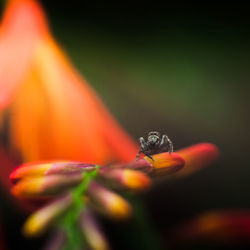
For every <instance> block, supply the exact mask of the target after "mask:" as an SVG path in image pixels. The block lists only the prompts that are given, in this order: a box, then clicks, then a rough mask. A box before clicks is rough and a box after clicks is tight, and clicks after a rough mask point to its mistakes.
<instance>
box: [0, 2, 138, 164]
mask: <svg viewBox="0 0 250 250" xmlns="http://www.w3.org/2000/svg"><path fill="white" fill-rule="evenodd" d="M0 54H1V57H0V78H1V83H0V107H6V106H7V105H10V104H11V106H10V107H9V112H10V119H9V124H10V129H9V131H10V138H11V146H13V147H14V148H15V149H18V150H19V151H20V152H21V154H22V156H23V159H24V161H25V162H27V161H39V160H52V159H69V160H76V161H86V162H90V163H97V164H106V163H109V162H114V161H130V160H132V159H133V158H134V156H135V154H136V153H137V149H138V147H137V145H136V144H135V143H134V142H133V140H132V139H131V138H130V136H129V135H128V134H127V133H126V132H125V131H124V130H123V129H122V128H121V127H120V126H119V125H118V123H117V122H116V121H115V119H114V118H113V117H112V116H111V114H110V113H109V111H108V110H107V109H106V107H105V106H104V105H103V103H102V102H101V101H100V99H99V97H98V96H97V95H96V93H95V91H94V90H93V89H92V88H91V87H90V86H89V85H88V83H87V82H86V81H85V80H84V79H83V78H82V77H81V76H80V75H79V74H78V72H76V71H75V69H74V67H73V66H72V65H71V63H70V62H69V60H68V58H67V56H66V55H65V54H64V53H63V51H62V50H61V49H60V48H59V47H58V45H57V44H56V43H55V41H54V39H53V38H52V36H51V35H50V33H49V29H48V26H47V22H46V18H45V16H44V13H43V11H42V9H41V7H40V5H39V4H38V3H37V2H36V1H33V0H11V1H9V4H8V5H7V8H6V11H5V13H4V18H3V23H2V25H1V27H0ZM17 63H18V65H17ZM13 100H14V101H13Z"/></svg>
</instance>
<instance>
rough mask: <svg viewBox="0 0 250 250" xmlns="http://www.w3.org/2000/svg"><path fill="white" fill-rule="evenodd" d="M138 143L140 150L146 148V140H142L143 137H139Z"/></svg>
mask: <svg viewBox="0 0 250 250" xmlns="http://www.w3.org/2000/svg"><path fill="white" fill-rule="evenodd" d="M139 140H140V144H141V149H142V150H146V149H147V143H146V141H145V140H144V138H143V137H140V139H139Z"/></svg>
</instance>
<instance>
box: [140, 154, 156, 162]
mask: <svg viewBox="0 0 250 250" xmlns="http://www.w3.org/2000/svg"><path fill="white" fill-rule="evenodd" d="M142 153H143V154H144V155H146V156H147V157H148V158H150V159H151V160H152V161H154V159H153V157H152V156H151V155H149V154H147V153H145V152H142Z"/></svg>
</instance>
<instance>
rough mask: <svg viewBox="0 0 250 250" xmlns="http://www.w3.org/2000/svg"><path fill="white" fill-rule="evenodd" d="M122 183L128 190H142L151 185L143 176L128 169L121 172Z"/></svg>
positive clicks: (148, 179)
mask: <svg viewBox="0 0 250 250" xmlns="http://www.w3.org/2000/svg"><path fill="white" fill-rule="evenodd" d="M122 181H123V183H124V184H125V185H126V186H127V187H128V188H130V189H133V190H138V191H140V190H143V189H146V188H148V187H149V186H150V185H151V180H150V178H149V177H147V176H146V175H145V174H143V173H141V172H139V171H134V170H130V169H125V170H124V171H123V180H122Z"/></svg>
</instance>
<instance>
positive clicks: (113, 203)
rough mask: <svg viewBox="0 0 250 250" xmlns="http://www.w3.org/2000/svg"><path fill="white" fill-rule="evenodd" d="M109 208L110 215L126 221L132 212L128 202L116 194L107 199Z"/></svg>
mask: <svg viewBox="0 0 250 250" xmlns="http://www.w3.org/2000/svg"><path fill="white" fill-rule="evenodd" d="M107 206H108V210H109V211H110V215H111V216H112V217H114V218H116V219H126V218H128V217H129V216H130V215H131V212H132V209H131V207H130V205H129V204H128V202H127V201H125V200H124V199H123V198H122V197H120V196H119V195H117V194H114V193H113V194H112V195H110V196H109V197H107Z"/></svg>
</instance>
